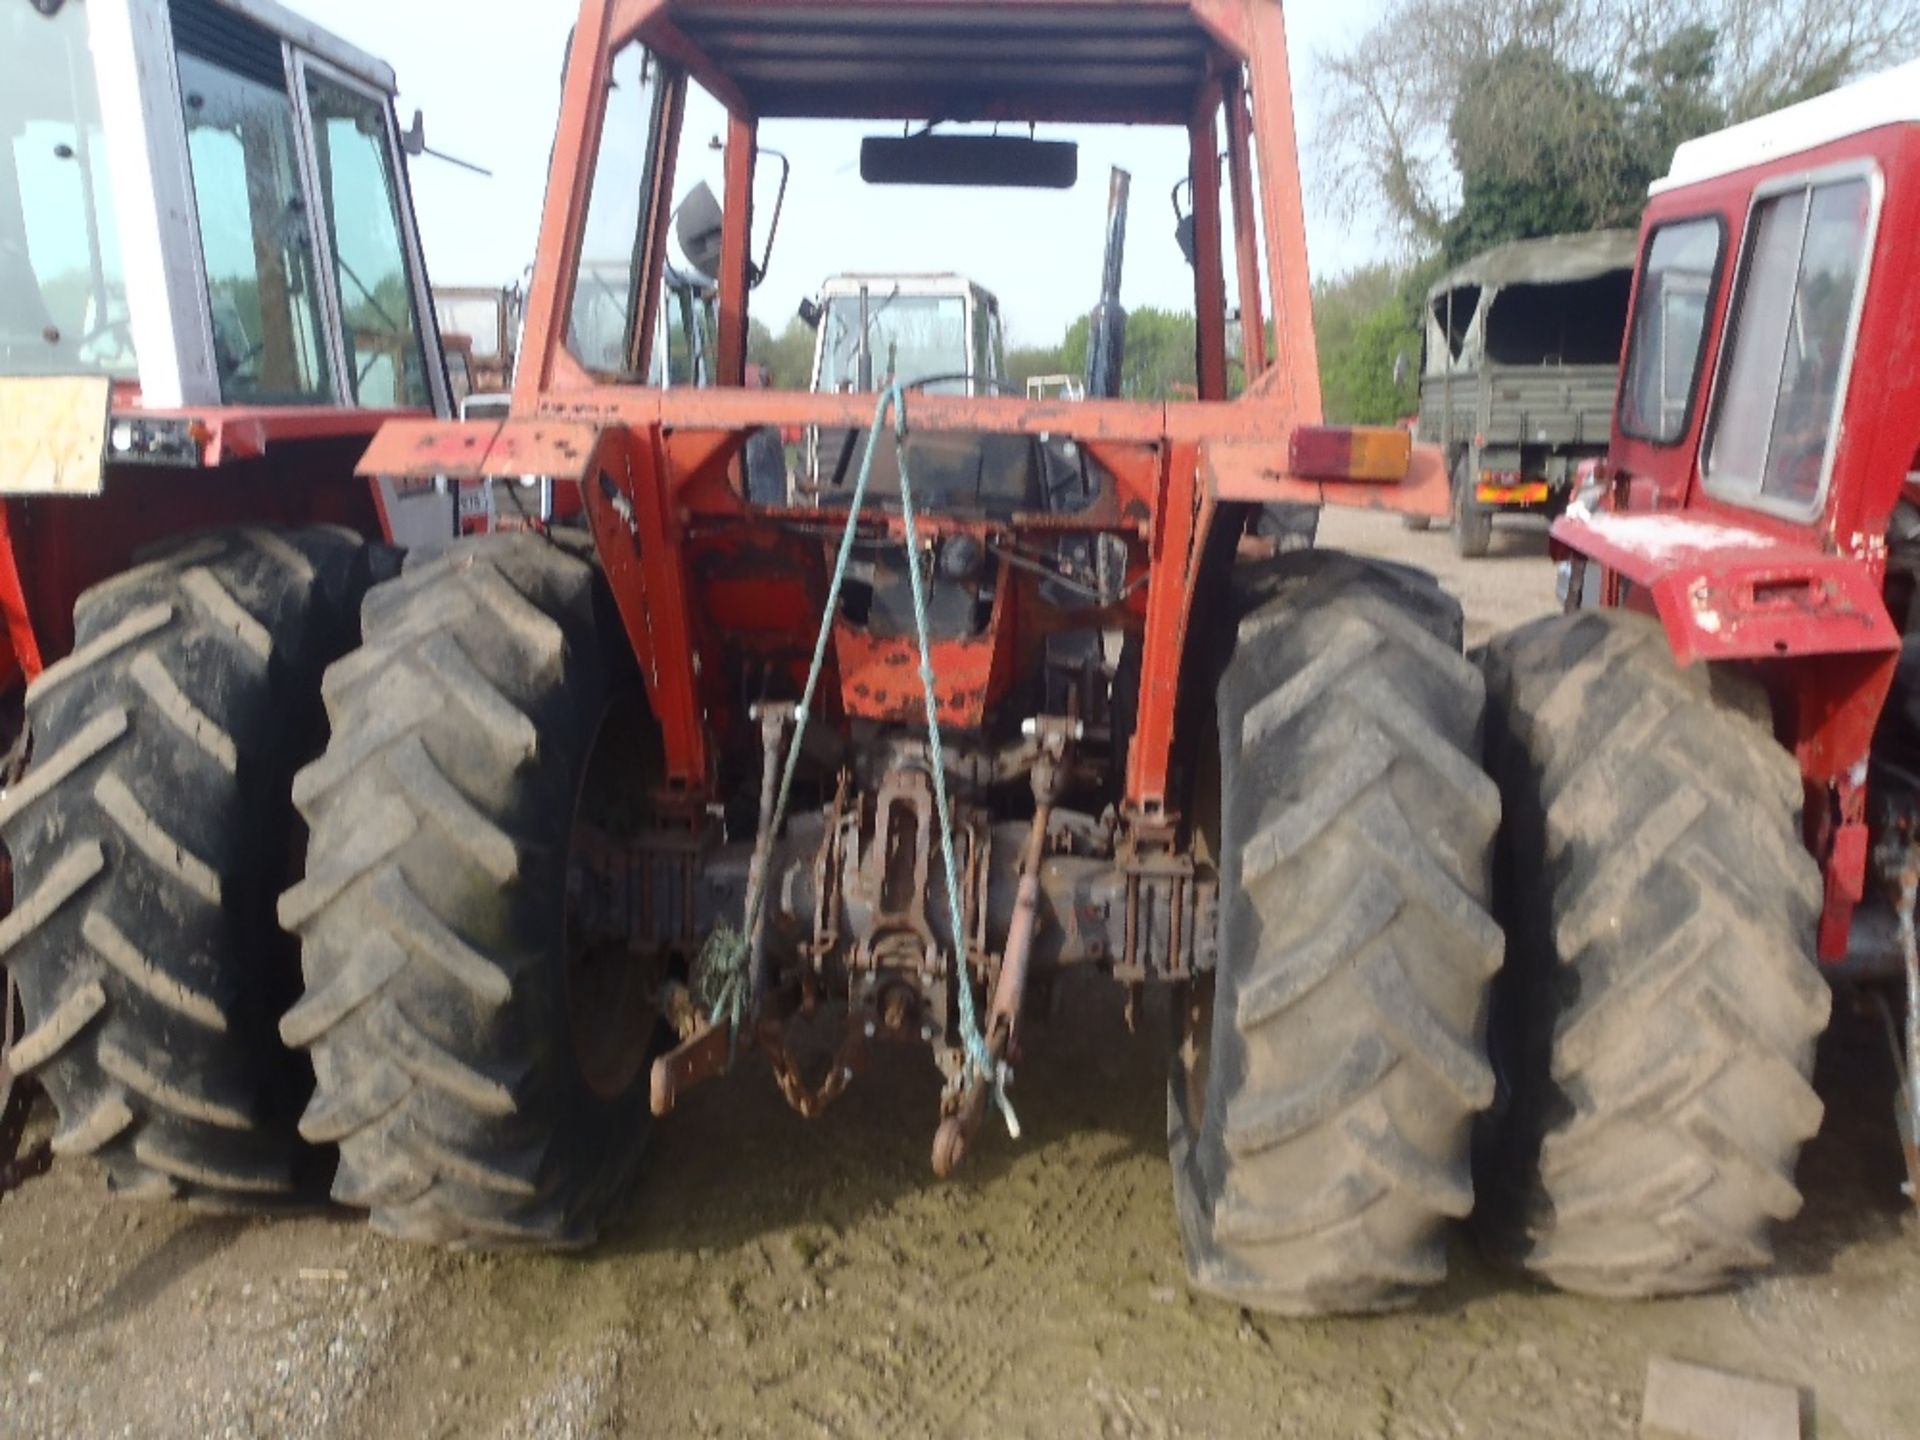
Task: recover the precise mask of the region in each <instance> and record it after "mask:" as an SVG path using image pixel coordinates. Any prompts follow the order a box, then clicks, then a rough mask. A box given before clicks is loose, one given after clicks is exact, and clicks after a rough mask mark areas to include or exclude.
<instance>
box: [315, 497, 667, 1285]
mask: <svg viewBox="0 0 1920 1440" xmlns="http://www.w3.org/2000/svg"><path fill="white" fill-rule="evenodd" d="M610 603H611V602H610V600H606V601H603V594H602V587H601V582H600V579H599V576H598V573H597V571H596V570H595V568H594V567H593V565H592V564H591V563H590V562H589V561H588V560H586V559H585V558H583V557H582V555H581V554H580V553H578V552H577V551H576V550H575V549H573V548H571V547H563V546H562V545H561V544H560V543H558V542H557V541H554V540H549V539H547V538H545V537H542V536H539V535H533V534H513V535H504V536H493V537H484V538H477V539H472V540H463V541H460V542H458V543H456V544H454V545H452V546H450V547H448V548H447V549H445V550H442V551H440V552H438V553H437V554H435V555H432V556H429V557H424V558H418V559H416V560H414V561H410V562H409V565H408V567H407V570H406V572H405V573H404V574H403V575H402V576H401V577H400V578H399V579H398V580H395V581H394V582H392V583H391V584H387V585H382V586H379V587H378V588H376V589H375V590H374V591H372V593H370V594H369V595H368V596H367V601H366V605H365V607H364V609H363V612H362V617H363V628H364V636H365V638H364V643H363V645H362V647H361V649H359V650H358V651H356V652H355V653H353V654H351V655H349V656H348V657H347V658H346V659H344V660H342V661H340V662H339V663H338V664H337V665H335V666H334V667H333V668H332V669H331V670H330V671H328V672H327V678H326V684H325V696H326V702H327V713H328V714H329V716H330V717H331V718H332V721H333V736H332V740H331V741H330V742H329V744H328V747H327V750H326V753H325V754H324V755H323V756H322V757H321V758H320V759H319V760H317V761H316V762H314V764H312V765H310V766H308V767H307V768H306V769H305V770H303V771H302V772H301V773H300V775H299V778H298V779H297V780H296V781H295V785H294V799H295V802H296V803H297V804H298V805H299V807H300V811H301V813H302V814H304V815H305V816H306V817H307V821H308V823H309V825H310V826H311V827H312V831H313V840H312V843H311V845H310V846H309V849H308V860H307V870H306V877H305V878H304V879H303V880H302V881H301V882H300V883H299V884H298V885H296V886H294V887H293V888H292V889H291V890H289V891H288V892H287V893H286V894H285V895H284V896H283V897H281V902H280V918H281V921H282V923H283V924H285V925H286V926H287V927H288V928H289V929H290V930H293V931H296V932H298V934H299V935H300V938H301V941H302V967H303V969H304V972H305V976H306V993H305V996H304V997H303V998H302V999H301V1000H300V1002H299V1003H298V1004H297V1005H295V1006H294V1007H293V1009H292V1010H290V1011H289V1012H288V1013H287V1015H286V1018H285V1019H284V1020H283V1021H282V1022H281V1027H280V1028H281V1034H282V1036H283V1037H284V1038H285V1040H286V1042H287V1043H288V1044H289V1045H293V1046H298V1047H301V1048H303V1049H307V1050H309V1051H310V1052H311V1054H312V1056H313V1065H314V1071H315V1074H316V1076H317V1077H318V1085H317V1088H316V1090H315V1093H314V1097H313V1103H312V1105H311V1106H309V1107H308V1109H307V1112H306V1114H305V1116H304V1117H303V1118H302V1120H301V1122H300V1129H301V1133H302V1134H304V1135H305V1136H306V1137H307V1138H308V1139H309V1140H311V1141H313V1142H314V1143H316V1144H325V1143H337V1144H338V1145H339V1147H340V1169H339V1173H338V1175H337V1177H336V1178H335V1181H334V1187H333V1194H334V1198H335V1199H337V1200H339V1201H341V1202H342V1203H344V1204H347V1205H353V1206H357V1207H361V1208H365V1209H369V1210H371V1211H372V1220H373V1224H374V1225H375V1227H376V1228H378V1229H380V1230H382V1231H383V1232H385V1233H387V1234H390V1235H394V1236H397V1237H401V1238H404V1239H410V1240H423V1241H432V1242H439V1243H447V1244H455V1245H464V1246H489V1247H492V1246H503V1245H533V1246H577V1245H584V1244H587V1243H590V1242H591V1241H592V1240H593V1239H594V1238H595V1236H596V1235H597V1233H598V1230H599V1227H600V1224H601V1223H602V1221H603V1220H604V1219H605V1218H606V1217H607V1215H608V1214H609V1212H610V1211H611V1210H612V1209H613V1208H614V1207H615V1206H616V1205H617V1204H618V1202H619V1201H620V1199H621V1198H622V1197H623V1195H624V1194H625V1191H626V1189H627V1186H628V1182H629V1181H630V1179H631V1178H632V1176H633V1174H634V1171H635V1169H636V1168H637V1164H638V1158H639V1153H640V1148H641V1142H642V1140H643V1138H644V1136H645V1134H646V1130H647V1126H648V1121H649V1118H650V1110H649V1103H648V1083H647V1082H648V1067H647V1063H646V1062H647V1061H648V1060H649V1059H650V1058H651V1054H652V1050H653V1047H654V1044H655V1042H656V1041H657V1039H658V1035H659V1025H658V1021H657V1019H656V1018H655V1014H654V1011H653V1009H652V1006H653V1004H654V1001H655V999H656V996H655V994H654V992H653V990H652V989H651V988H650V987H648V986H646V985H644V984H643V983H642V982H643V980H644V978H645V977H642V976H641V975H640V973H639V968H638V967H637V966H634V965H633V964H631V963H630V962H627V961H626V958H625V956H624V952H623V953H622V954H620V955H618V956H614V957H611V958H612V960H613V963H612V964H611V965H609V964H608V963H606V962H607V960H608V958H609V957H608V956H606V955H604V954H602V953H599V952H589V951H588V950H587V949H586V948H585V947H583V946H582V945H580V944H578V943H576V938H575V934H574V924H573V921H574V913H573V906H572V904H571V903H570V898H569V886H568V873H569V866H570V855H571V851H572V849H573V846H574V843H575V839H576V821H577V820H578V819H579V818H580V816H581V812H582V811H583V809H584V807H586V806H587V805H588V803H589V801H591V800H593V799H594V798H596V797H598V796H600V795H601V794H602V793H603V792H604V790H605V789H606V787H605V786H603V785H602V783H601V782H600V781H599V780H598V779H590V778H589V766H590V764H591V763H593V761H594V758H595V756H596V753H597V752H604V753H605V754H606V755H607V756H609V757H616V758H621V759H626V758H629V752H630V751H634V750H637V749H639V748H640V747H641V746H642V745H643V744H644V737H645V735H646V734H647V733H648V731H647V727H646V724H645V717H644V716H642V717H641V721H642V723H640V724H636V725H634V726H631V727H629V726H625V725H623V724H619V723H607V721H606V717H607V716H608V714H609V712H610V709H611V707H612V705H613V703H614V700H615V698H616V694H617V688H616V686H615V683H614V681H615V677H616V675H617V674H618V673H619V669H620V666H619V664H618V662H619V660H620V658H621V657H620V656H619V655H618V654H617V653H616V652H615V651H614V649H613V646H614V645H615V644H617V643H621V642H619V641H616V640H615V638H614V637H615V636H617V635H619V633H620V632H619V628H618V627H619V622H618V620H617V618H614V617H612V616H611V615H610V614H607V613H605V612H604V611H603V604H605V605H610ZM603 733H605V734H608V735H618V737H619V738H620V740H621V741H622V744H620V745H618V746H613V745H609V746H604V747H602V746H600V745H599V744H598V741H599V739H600V738H601V736H602V734H603ZM596 773H597V772H596Z"/></svg>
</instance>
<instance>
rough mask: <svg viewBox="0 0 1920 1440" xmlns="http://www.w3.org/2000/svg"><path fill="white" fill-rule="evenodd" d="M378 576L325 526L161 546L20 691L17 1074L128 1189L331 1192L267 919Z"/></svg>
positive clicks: (94, 603) (284, 962) (85, 599)
mask: <svg viewBox="0 0 1920 1440" xmlns="http://www.w3.org/2000/svg"><path fill="white" fill-rule="evenodd" d="M368 555H369V552H368V550H367V547H365V546H363V545H362V543H361V541H360V537H359V536H357V535H354V534H352V533H351V532H348V531H344V530H333V529H310V530H298V531H286V532H272V531H266V530H243V531H235V532H220V533H213V534H205V535H200V536H195V537H190V538H186V539H183V540H180V541H175V542H171V543H169V544H168V545H166V546H164V547H160V548H158V549H156V550H154V551H150V552H147V553H146V554H143V555H142V556H140V557H139V560H140V563H138V564H137V565H136V566H135V567H134V568H133V569H131V570H129V571H127V572H126V573H125V574H122V575H119V576H116V577H115V578H113V579H111V580H108V581H106V582H105V583H103V584H101V585H97V586H95V587H94V588H93V589H91V590H89V591H87V592H86V594H84V595H82V596H81V597H80V600H79V603H78V604H77V605H75V607H74V638H75V645H74V649H73V652H72V654H70V655H69V656H67V658H66V659H64V660H62V661H60V662H59V663H58V664H55V665H52V666H49V667H48V668H47V669H46V670H45V671H44V672H42V674H41V675H40V677H39V678H38V679H37V680H35V681H34V683H33V684H32V686H31V687H30V688H29V689H28V692H27V720H28V724H29V726H30V727H31V733H32V736H33V747H34V748H33V756H34V758H33V763H32V764H31V765H30V766H29V767H28V769H27V772H26V775H25V776H24V778H23V779H22V780H21V781H20V782H19V783H18V784H17V785H15V786H13V788H12V789H11V790H10V791H9V792H8V794H7V796H6V799H5V802H4V811H3V818H0V830H3V831H4V838H5V841H6V845H7V849H8V851H9V852H10V853H11V855H12V857H13V864H14V886H15V891H14V893H15V894H16V896H17V897H18V903H17V904H16V905H15V906H14V909H13V913H12V914H11V915H9V916H8V917H7V919H6V921H5V922H4V924H0V954H4V958H5V961H6V964H7V967H8V969H9V970H10V971H11V973H12V974H13V976H14V977H15V979H16V980H17V981H18V984H19V989H20V998H21V1002H22V1006H23V1010H24V1014H25V1024H26V1029H25V1033H24V1034H22V1035H21V1037H20V1039H19V1041H18V1042H17V1043H16V1044H15V1046H14V1049H13V1064H14V1066H15V1068H16V1069H18V1070H21V1071H26V1072H30V1073H33V1074H35V1075H37V1076H38V1077H39V1079H40V1080H41V1081H42V1083H43V1084H44V1085H45V1086H46V1089H47V1093H48V1094H49V1095H50V1096H51V1097H52V1099H53V1103H54V1105H55V1107H56V1109H57V1110H58V1112H59V1117H60V1118H59V1130H58V1132H57V1134H56V1136H55V1138H54V1142H53V1145H54V1150H55V1151H56V1153H58V1154H62V1155H93V1156H96V1157H97V1158H98V1159H99V1160H100V1161H101V1162H102V1164H104V1166H105V1167H106V1171H107V1176H108V1179H109V1182H110V1183H111V1185H112V1187H113V1188H114V1190H115V1191H116V1192H120V1193H126V1194H134V1195H139V1196H143V1197H144V1196H169V1195H179V1196H182V1197H184V1198H187V1199H190V1200H193V1201H195V1202H197V1203H199V1204H202V1205H206V1206H212V1207H216V1208H241V1209H248V1208H274V1207H276V1206H279V1205H284V1204H285V1203H287V1201H288V1199H289V1198H297V1197H298V1196H299V1195H300V1194H302V1193H304V1192H308V1191H311V1192H313V1193H316V1194H317V1193H324V1190H325V1186H326V1171H327V1166H328V1164H329V1157H327V1156H325V1155H323V1154H321V1153H319V1152H314V1151H310V1150H308V1149H307V1148H306V1147H304V1146H302V1145H301V1144H300V1141H299V1137H298V1136H297V1135H296V1133H295V1129H294V1122H295V1119H296V1118H297V1117H298V1115H299V1114H300V1109H301V1106H302V1105H303V1104H304V1103H305V1100H306V1097H307V1094H308V1092H309V1091H310V1090H311V1088H312V1084H313V1077H312V1074H311V1072H310V1071H309V1070H308V1068H307V1065H306V1062H305V1060H304V1058H302V1057H299V1056H296V1055H293V1054H290V1053H289V1052H288V1051H287V1050H286V1049H285V1048H284V1047H283V1046H282V1045H281V1044H280V1042H279V1039H278V1037H277V1036H276V1035H275V1033H274V1024H275V1021H276V1020H277V1019H278V1018H279V1015H280V1011H281V1010H282V1009H283V1008H284V1007H285V1005H286V1003H287V1001H288V1000H289V999H290V998H291V996H292V995H293V993H294V992H295V991H296V990H297V988H298V985H299V971H298V965H297V962H296V958H295V955H294V950H293V946H292V943H291V942H290V941H289V940H288V939H287V937H286V936H285V935H283V934H282V933H281V931H280V929H279V927H278V926H277V925H276V924H275V923H274V914H273V901H274V896H275V894H276V893H277V892H278V891H279V889H280V887H281V886H282V885H284V884H285V883H286V879H287V876H288V875H289V874H292V873H294V872H295V870H296V869H297V866H298V864H299V844H300V840H301V837H300V834H299V822H298V819H297V818H296V816H295V815H294V812H293V806H292V804H291V802H290V801H289V799H288V790H289V786H290V784H291V782H292V778H293V772H294V769H295V767H296V766H298V765H299V764H300V763H301V762H302V761H304V760H305V759H307V758H308V757H309V756H311V755H312V754H313V753H314V752H315V751H317V750H318V748H319V745H320V740H321V736H322V734H323V733H324V732H323V721H322V716H321V711H320V674H321V671H322V669H323V668H324V667H325V665H326V664H327V662H328V661H329V660H331V659H332V658H333V657H334V656H335V655H337V654H339V653H340V652H341V650H343V649H344V648H345V647H346V645H347V643H348V641H349V639H350V637H351V634H352V616H353V611H354V607H355V606H356V605H357V604H358V601H359V596H360V594H361V593H363V592H364V590H365V588H366V567H367V564H368Z"/></svg>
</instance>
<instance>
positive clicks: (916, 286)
mask: <svg viewBox="0 0 1920 1440" xmlns="http://www.w3.org/2000/svg"><path fill="white" fill-rule="evenodd" d="M863 285H864V286H865V287H866V288H867V289H868V290H883V289H884V290H889V291H890V290H893V289H894V288H895V287H898V289H899V291H900V293H901V294H902V295H964V294H966V293H967V292H968V291H969V290H979V291H980V293H981V294H983V295H984V294H986V293H988V292H987V291H986V290H985V289H984V288H983V287H981V286H980V285H979V284H977V283H976V282H974V281H972V280H969V279H968V278H967V277H966V276H964V275H959V274H955V273H954V272H952V271H922V272H917V273H916V272H913V271H898V270H896V271H886V270H875V271H865V272H862V271H851V272H848V273H846V274H843V275H829V276H828V277H827V280H826V283H825V284H824V285H822V286H821V293H822V294H824V295H827V296H829V297H838V296H842V295H858V294H859V293H860V287H861V286H863Z"/></svg>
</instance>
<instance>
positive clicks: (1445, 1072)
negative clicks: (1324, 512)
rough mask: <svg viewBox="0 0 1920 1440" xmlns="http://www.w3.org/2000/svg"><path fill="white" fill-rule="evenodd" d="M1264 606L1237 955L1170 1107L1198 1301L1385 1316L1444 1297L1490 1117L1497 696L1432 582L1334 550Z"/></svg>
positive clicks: (1195, 1037) (1302, 569)
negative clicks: (1456, 1228) (1484, 746)
mask: <svg viewBox="0 0 1920 1440" xmlns="http://www.w3.org/2000/svg"><path fill="white" fill-rule="evenodd" d="M1261 588H1262V589H1263V591H1264V593H1265V595H1266V598H1265V600H1264V601H1263V603H1260V604H1259V605H1258V606H1257V607H1256V608H1254V609H1253V610H1251V611H1250V612H1249V613H1247V615H1246V618H1245V619H1244V620H1243V621H1242V622H1241V624H1240V627H1239V633H1238V638H1237V641H1236V643H1235V646H1234V649H1233V653H1232V656H1231V661H1230V663H1229V664H1228V665H1227V666H1226V668H1225V671H1224V673H1223V675H1222V678H1221V680H1220V684H1219V690H1218V701H1217V703H1218V714H1219V729H1220V776H1219V780H1220V794H1221V796H1223V797H1224V799H1223V800H1222V802H1221V803H1220V805H1219V806H1218V808H1219V810H1220V822H1219V849H1218V855H1219V870H1220V896H1221V900H1220V905H1221V910H1220V948H1219V961H1218V966H1217V969H1216V970H1215V972H1214V974H1213V976H1212V978H1211V985H1212V993H1211V998H1210V1000H1209V999H1208V998H1207V997H1206V995H1205V991H1204V990H1202V991H1201V992H1199V994H1200V1002H1199V1005H1198V1010H1199V1015H1198V1023H1197V1024H1194V1025H1192V1026H1191V1027H1190V1028H1189V1030H1188V1034H1187V1049H1186V1050H1185V1051H1183V1053H1182V1054H1181V1055H1180V1056H1178V1057H1177V1058H1176V1062H1175V1064H1174V1067H1173V1073H1172V1078H1171V1084H1170V1094H1169V1101H1170V1103H1169V1112H1170V1116H1169V1119H1170V1142H1171V1143H1170V1149H1171V1153H1172V1160H1173V1168H1174V1191H1175V1199H1176V1204H1177V1210H1178V1214H1179V1219H1180V1228H1181V1234H1182V1238H1183V1241H1184V1243H1185V1247H1186V1254H1187V1268H1188V1272H1189V1275H1190V1276H1191V1279H1192V1283H1193V1284H1194V1286H1195V1287H1196V1288H1197V1289H1199V1290H1202V1291H1205V1292H1207V1293H1210V1294H1213V1295H1217V1296H1220V1297H1222V1298H1224V1299H1228V1300H1231V1301H1233V1302H1235V1303H1237V1304H1242V1305H1248V1306H1252V1307H1255V1308H1258V1309H1263V1310H1271V1311H1276V1312H1279V1313H1283V1314H1295V1315H1304V1314H1322V1313H1328V1312H1336V1311H1366V1310H1379V1309H1386V1308H1389V1307H1392V1306H1395V1305H1399V1304H1403V1303H1406V1302H1407V1301H1409V1300H1411V1299H1412V1298H1413V1296H1414V1295H1415V1294H1416V1292H1417V1291H1418V1290H1419V1289H1420V1288H1421V1287H1424V1286H1428V1285H1432V1284H1434V1283H1436V1282H1438V1281H1439V1280H1441V1279H1442V1278H1444V1276H1445V1274H1446V1254H1445V1244H1446V1231H1447V1222H1448V1220H1449V1219H1453V1218H1458V1217H1461V1216H1464V1215H1466V1214H1467V1213H1468V1211H1469V1210H1471V1209H1472V1206H1473V1187H1472V1183H1471V1180H1470V1177H1469V1165H1468V1147H1469V1137H1470V1133H1471V1129H1472V1124H1473V1118H1474V1116H1475V1115H1476V1114H1477V1113H1478V1112H1479V1111H1481V1110H1482V1109H1484V1108H1485V1107H1486V1106H1487V1105H1488V1103H1489V1102H1490V1101H1491V1100H1492V1098H1493V1089H1494V1082H1493V1074H1492V1071H1491V1070H1490V1068H1489V1067H1488V1065H1487V1062H1486V1060H1485V1058H1484V1057H1483V1054H1482V1039H1483V1033H1484V1021H1485V1002H1486V994H1487V987H1488V982H1489V980H1490V979H1491V977H1492V975H1493V972H1494V971H1495V970H1496V969H1497V968H1498V967H1499V964H1500V955H1501V948H1502V939H1501V934H1500V930H1499V927H1498V926H1497V925H1496V924H1495V923H1494V921H1493V919H1492V917H1491V915H1490V914H1489V890H1490V885H1491V879H1490V867H1491V862H1492V848H1493V840H1494V834H1495V831H1496V830H1497V828H1498V826H1499V819H1500V806H1499V796H1498V793H1497V792H1496V790H1495V787H1494V785H1493V782H1492V781H1491V780H1489V779H1488V778H1487V777H1486V775H1485V774H1484V773H1482V771H1481V769H1480V764H1479V760H1478V758H1477V757H1478V755H1479V752H1480V738H1481V736H1480V725H1481V712H1482V709H1483V706H1484V689H1483V684H1482V681H1481V677H1480V674H1479V672H1478V670H1477V669H1476V668H1475V667H1474V666H1473V665H1472V664H1471V663H1470V662H1468V661H1467V660H1466V659H1465V658H1464V657H1463V656H1462V655H1461V654H1460V649H1459V636H1460V628H1461V621H1460V610H1459V606H1458V605H1457V604H1455V603H1454V602H1453V601H1452V600H1450V599H1449V598H1447V597H1446V596H1445V595H1444V594H1443V592H1441V591H1440V589H1439V587H1438V586H1437V585H1436V584H1435V583H1434V582H1433V580H1432V579H1431V578H1430V577H1428V576H1425V575H1423V574H1421V573H1420V572H1417V571H1410V570H1407V569H1405V568H1403V567H1388V566H1382V565H1375V564H1373V563H1371V562H1367V561H1362V560H1358V559H1356V558H1354V557H1352V556H1348V555H1342V554H1339V553H1337V552H1330V551H1322V552H1313V553H1308V554H1301V555H1295V556H1289V557H1285V558H1284V559H1282V560H1280V561H1276V562H1274V565H1273V567H1272V568H1271V569H1270V570H1269V572H1268V576H1267V579H1266V581H1265V583H1264V584H1263V586H1262V587H1261ZM1198 808H1199V809H1200V810H1201V811H1202V812H1204V811H1205V810H1206V809H1207V808H1208V807H1207V806H1206V805H1205V804H1204V803H1202V804H1201V805H1200V806H1199V807H1198ZM1209 1009H1210V1011H1211V1015H1210V1017H1209V1016H1208V1014H1207V1012H1208V1010H1209Z"/></svg>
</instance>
